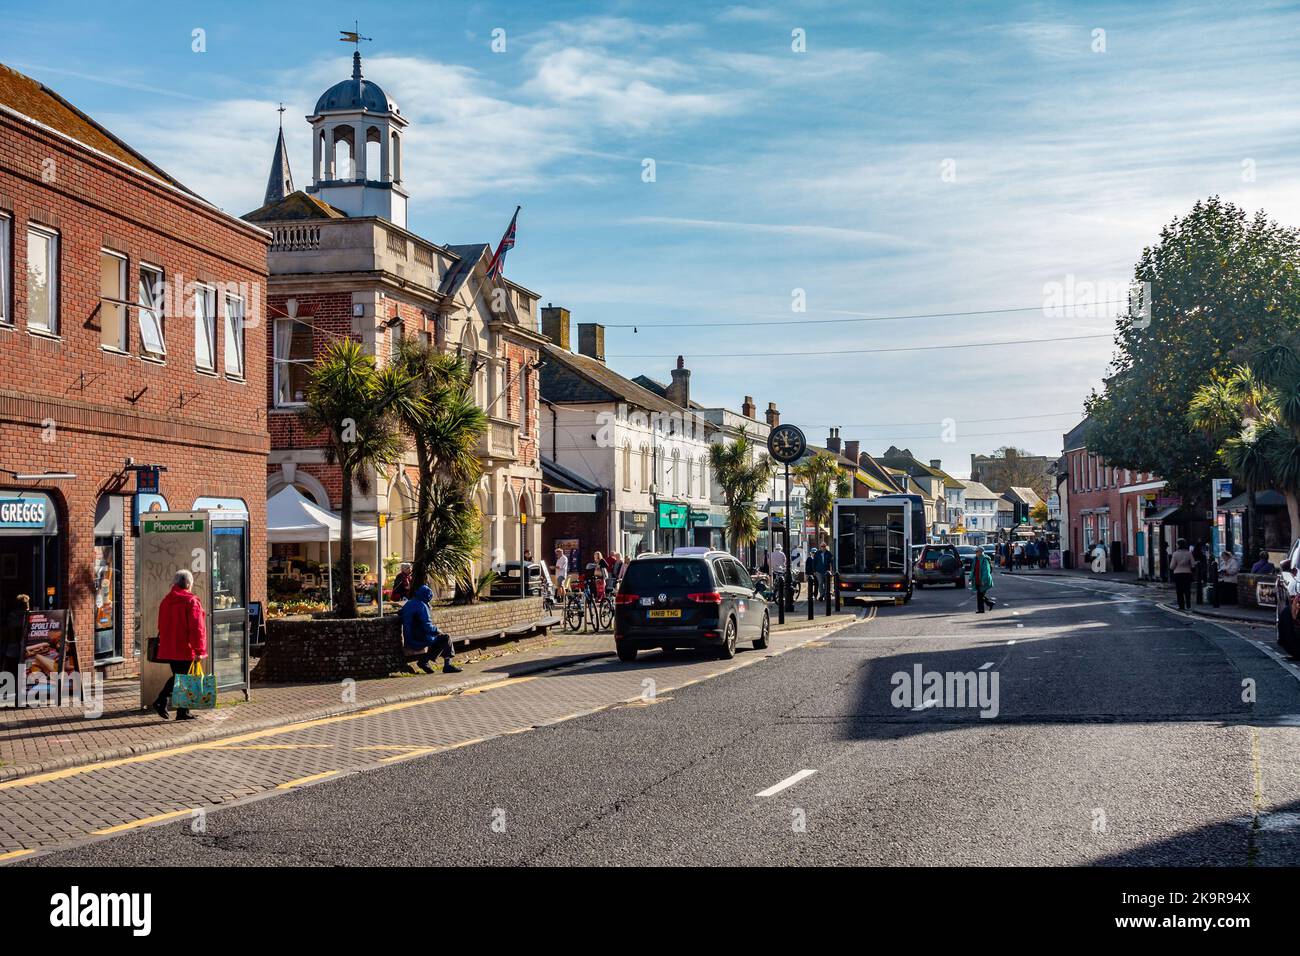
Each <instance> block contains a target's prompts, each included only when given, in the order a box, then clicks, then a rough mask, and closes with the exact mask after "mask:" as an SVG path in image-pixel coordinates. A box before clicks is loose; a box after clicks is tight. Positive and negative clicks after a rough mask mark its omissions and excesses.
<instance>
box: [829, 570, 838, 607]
mask: <svg viewBox="0 0 1300 956" xmlns="http://www.w3.org/2000/svg"><path fill="white" fill-rule="evenodd" d="M838 590H839V585H838V584H837V583H836V581H835V572H834V571H827V572H826V616H827V617H830V616H831V592H832V591H838Z"/></svg>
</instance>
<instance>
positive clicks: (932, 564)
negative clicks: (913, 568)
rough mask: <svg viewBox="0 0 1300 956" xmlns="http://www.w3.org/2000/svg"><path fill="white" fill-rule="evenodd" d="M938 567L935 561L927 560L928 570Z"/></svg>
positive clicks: (926, 566) (926, 567)
mask: <svg viewBox="0 0 1300 956" xmlns="http://www.w3.org/2000/svg"><path fill="white" fill-rule="evenodd" d="M936 567H938V565H937V564H936V563H935V562H934V561H927V562H925V569H926V570H927V571H933V570H934V569H935V568H936Z"/></svg>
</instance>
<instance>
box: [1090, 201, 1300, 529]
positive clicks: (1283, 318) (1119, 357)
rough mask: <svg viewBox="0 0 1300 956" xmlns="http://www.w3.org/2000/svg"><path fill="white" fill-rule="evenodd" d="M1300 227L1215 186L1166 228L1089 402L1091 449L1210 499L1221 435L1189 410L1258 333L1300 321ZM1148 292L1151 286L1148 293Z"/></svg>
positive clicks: (1138, 276)
mask: <svg viewBox="0 0 1300 956" xmlns="http://www.w3.org/2000/svg"><path fill="white" fill-rule="evenodd" d="M1298 264H1300V233H1298V232H1297V230H1295V229H1292V228H1290V227H1284V226H1281V225H1279V224H1278V223H1277V222H1275V221H1273V220H1271V219H1269V218H1268V217H1267V216H1266V215H1265V214H1264V213H1263V212H1262V211H1261V212H1258V213H1256V214H1255V215H1254V216H1253V217H1248V216H1247V214H1246V212H1245V211H1244V210H1242V209H1241V208H1239V207H1237V206H1235V205H1233V204H1232V203H1230V202H1226V201H1224V200H1222V199H1220V198H1219V197H1217V196H1215V197H1212V198H1210V199H1207V200H1204V201H1201V202H1197V203H1196V204H1195V205H1194V206H1193V207H1192V209H1191V211H1190V212H1189V213H1188V214H1187V215H1185V216H1183V217H1181V218H1178V219H1175V220H1173V221H1172V222H1171V223H1169V225H1167V226H1165V227H1164V228H1163V229H1162V230H1161V232H1160V240H1159V242H1157V243H1156V244H1155V245H1153V246H1150V247H1148V248H1146V249H1144V250H1143V252H1142V255H1141V257H1140V258H1139V260H1138V263H1137V266H1136V268H1135V269H1134V279H1135V281H1136V282H1137V283H1149V284H1150V285H1149V286H1139V288H1142V289H1144V290H1149V292H1150V298H1149V301H1144V302H1143V303H1142V306H1143V307H1142V308H1141V310H1140V311H1139V310H1134V309H1132V308H1130V313H1131V314H1129V315H1121V316H1120V317H1119V319H1118V331H1117V335H1116V347H1117V352H1116V355H1115V358H1114V359H1113V360H1112V364H1111V368H1110V371H1109V374H1108V376H1107V377H1106V380H1105V384H1104V388H1103V391H1102V392H1101V394H1097V393H1093V395H1092V396H1091V397H1090V398H1089V399H1088V400H1087V402H1086V408H1087V413H1088V416H1089V417H1090V419H1091V424H1090V427H1089V429H1088V433H1087V435H1086V436H1085V440H1086V441H1087V444H1088V449H1089V451H1092V452H1095V453H1096V454H1098V455H1101V456H1102V457H1103V458H1105V459H1106V461H1107V462H1108V463H1109V464H1112V465H1116V466H1118V467H1122V468H1132V469H1135V470H1138V471H1152V472H1155V473H1156V474H1158V475H1160V476H1161V477H1163V478H1164V479H1165V480H1166V481H1167V482H1168V485H1169V488H1170V489H1171V490H1172V491H1174V492H1175V493H1176V494H1179V495H1181V496H1182V497H1183V499H1184V500H1185V501H1188V502H1189V503H1191V502H1195V501H1197V500H1204V497H1205V495H1206V494H1207V493H1208V486H1209V482H1208V479H1209V478H1210V476H1211V475H1212V474H1213V472H1215V471H1216V470H1218V468H1219V464H1218V457H1217V454H1218V451H1219V447H1220V446H1219V443H1218V442H1216V440H1215V436H1214V435H1213V434H1212V433H1211V432H1209V431H1207V430H1206V429H1203V428H1199V427H1196V426H1195V425H1193V424H1192V423H1191V422H1190V421H1189V419H1188V415H1187V411H1188V407H1189V405H1190V404H1191V402H1192V399H1193V396H1194V395H1195V394H1196V391H1197V389H1199V388H1200V387H1201V386H1203V385H1206V384H1208V383H1210V382H1211V380H1212V377H1213V375H1214V374H1215V373H1216V372H1218V373H1224V374H1227V373H1228V372H1229V370H1230V369H1231V367H1232V366H1233V365H1234V364H1235V363H1234V361H1233V360H1232V358H1231V357H1230V353H1231V352H1232V350H1233V349H1234V348H1237V347H1239V346H1241V345H1243V344H1245V343H1246V342H1248V341H1251V340H1253V339H1256V338H1259V337H1261V336H1273V335H1276V334H1278V333H1280V332H1286V331H1289V330H1293V329H1296V328H1300V282H1297V266H1298ZM1143 295H1144V297H1145V291H1144V293H1143Z"/></svg>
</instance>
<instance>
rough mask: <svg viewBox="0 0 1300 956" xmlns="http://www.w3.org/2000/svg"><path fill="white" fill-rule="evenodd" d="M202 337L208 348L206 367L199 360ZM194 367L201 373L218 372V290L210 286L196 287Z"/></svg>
mask: <svg viewBox="0 0 1300 956" xmlns="http://www.w3.org/2000/svg"><path fill="white" fill-rule="evenodd" d="M200 337H202V340H204V341H206V344H207V347H208V361H207V364H206V365H205V364H204V363H203V362H202V361H201V360H200V358H199V342H200ZM194 367H195V368H196V369H198V370H199V371H200V372H212V373H215V372H216V371H217V290H216V289H215V288H213V287H212V286H210V285H196V286H195V287H194Z"/></svg>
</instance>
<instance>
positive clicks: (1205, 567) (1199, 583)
mask: <svg viewBox="0 0 1300 956" xmlns="http://www.w3.org/2000/svg"><path fill="white" fill-rule="evenodd" d="M1209 555H1210V549H1209V547H1208V546H1207V545H1206V544H1205V542H1204V541H1198V542H1196V546H1195V547H1194V548H1192V560H1193V561H1195V562H1196V603H1197V604H1203V603H1204V601H1205V581H1206V579H1207V578H1208V577H1209V574H1210V557H1209Z"/></svg>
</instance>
